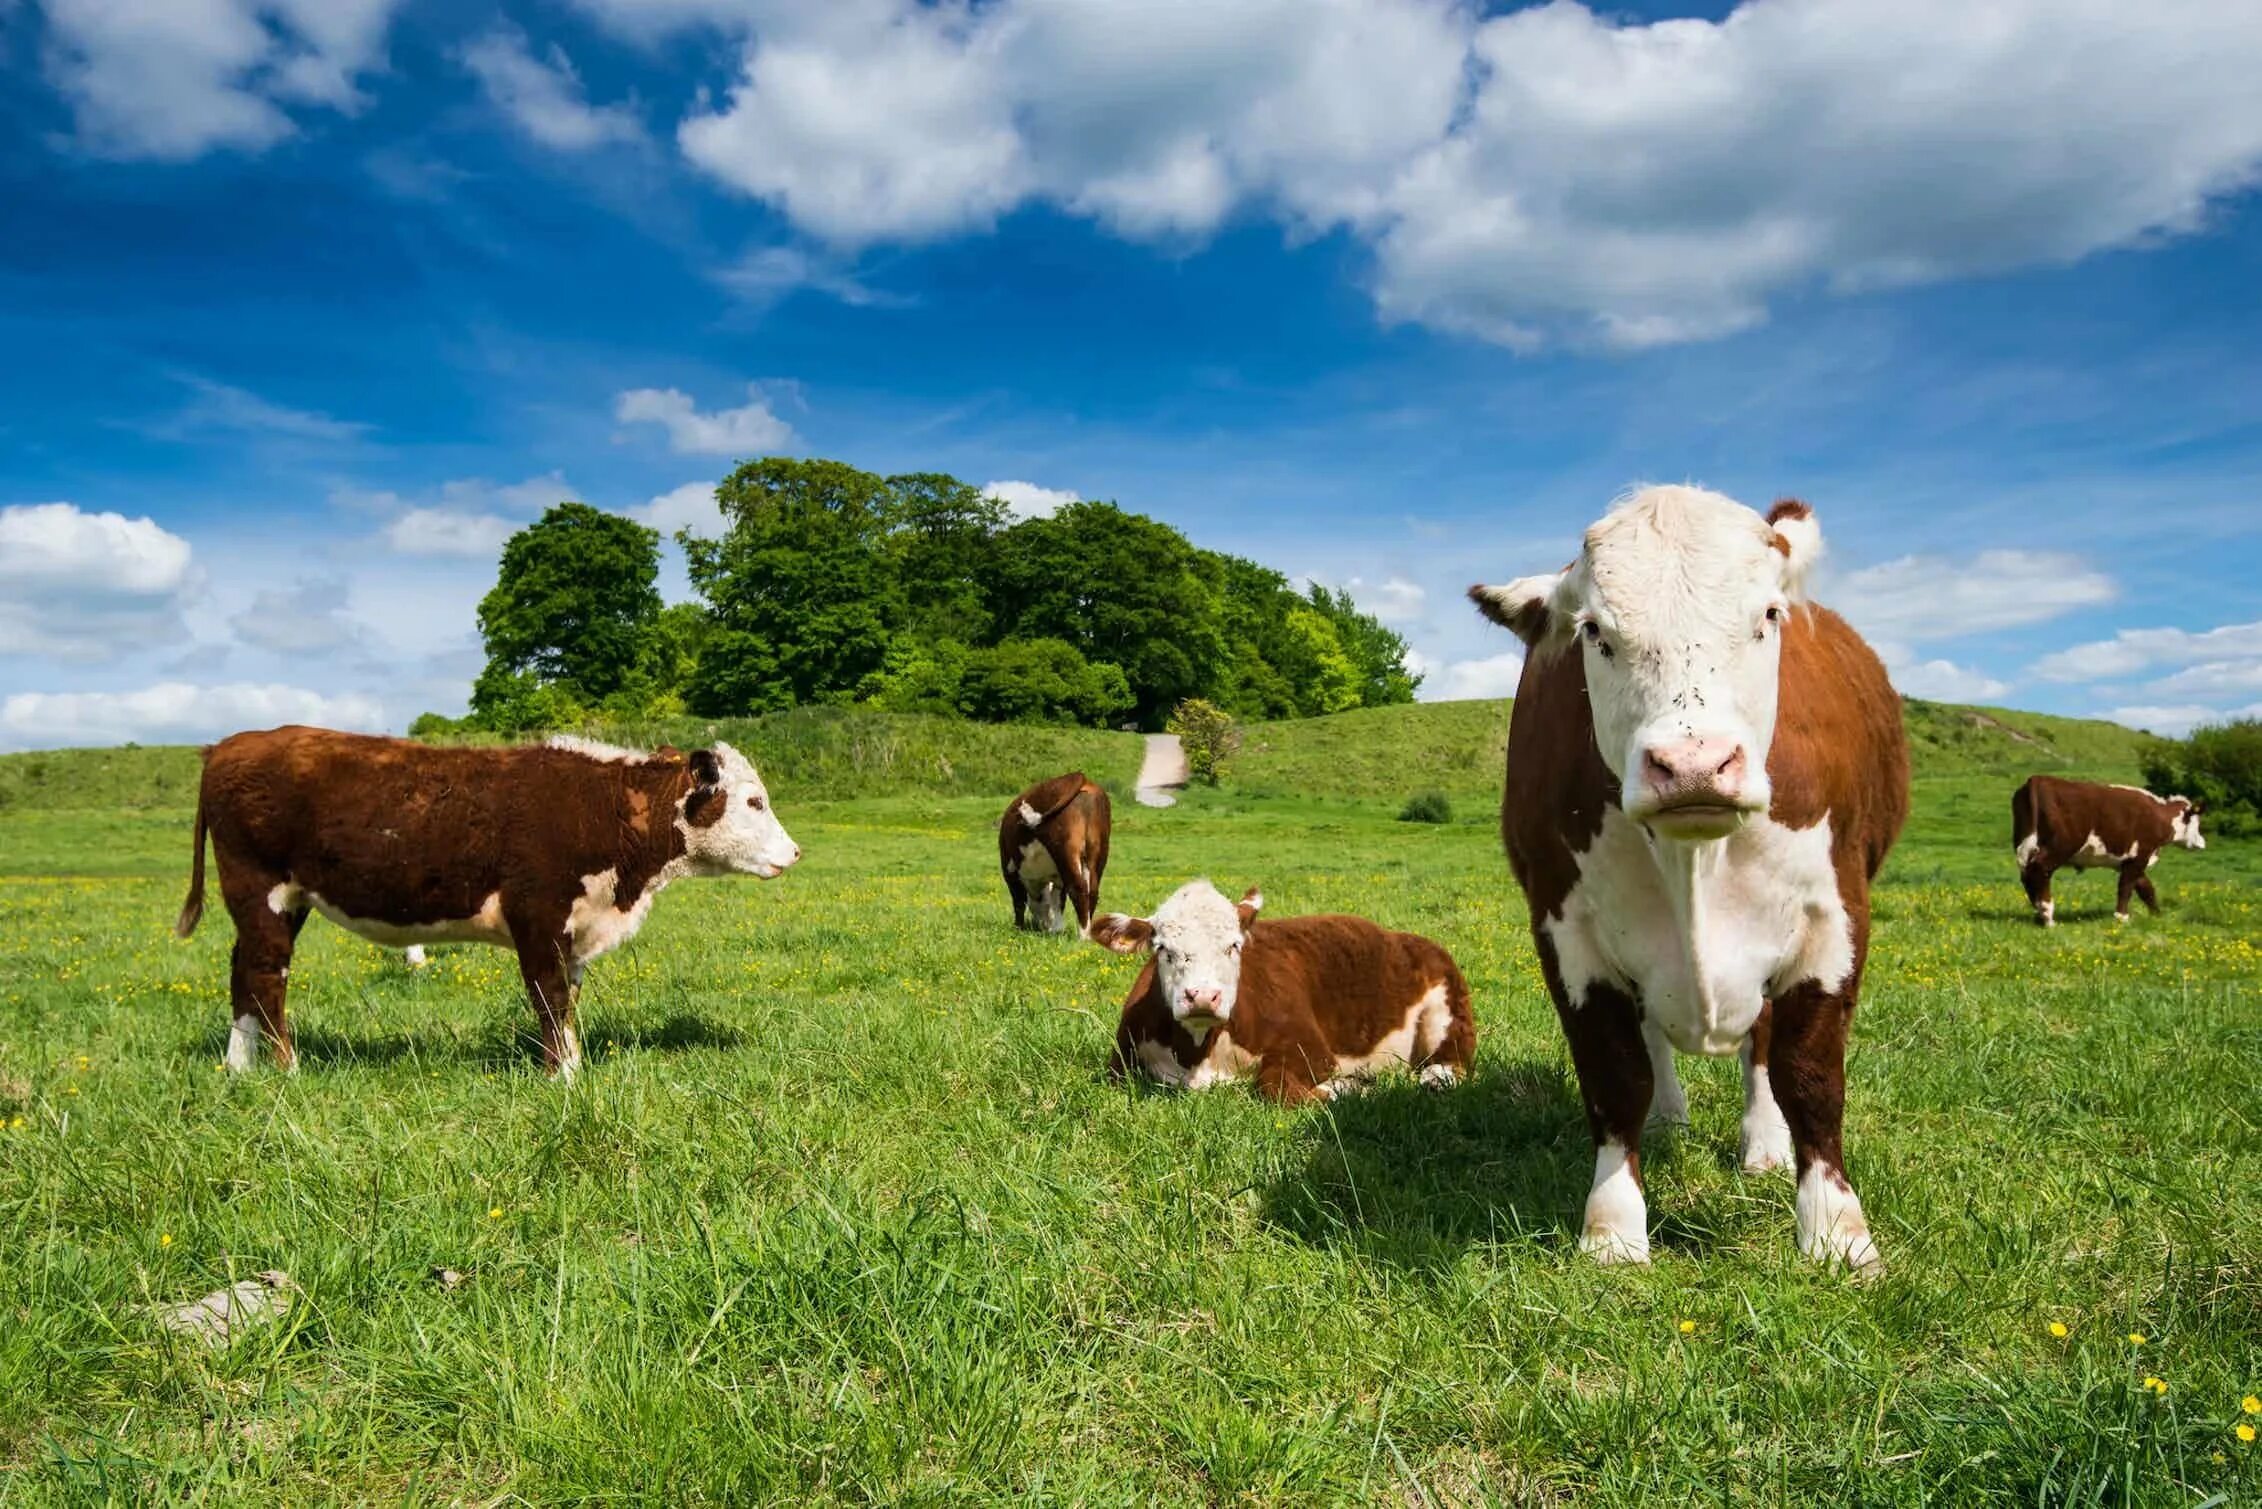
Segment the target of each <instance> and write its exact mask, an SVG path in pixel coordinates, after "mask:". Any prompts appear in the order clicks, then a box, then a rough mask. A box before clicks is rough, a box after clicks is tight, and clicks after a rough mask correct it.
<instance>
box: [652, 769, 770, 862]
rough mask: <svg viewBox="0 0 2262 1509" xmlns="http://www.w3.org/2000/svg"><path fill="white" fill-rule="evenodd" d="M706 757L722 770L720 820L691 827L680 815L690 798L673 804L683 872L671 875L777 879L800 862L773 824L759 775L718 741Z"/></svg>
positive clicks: (686, 797) (687, 796)
mask: <svg viewBox="0 0 2262 1509" xmlns="http://www.w3.org/2000/svg"><path fill="white" fill-rule="evenodd" d="M710 752H711V753H712V754H713V755H714V757H715V759H716V762H717V763H718V764H720V765H721V767H722V780H721V782H720V784H721V787H722V790H723V793H724V803H723V815H722V816H721V817H720V818H718V819H717V820H716V821H715V822H713V823H711V824H709V825H707V826H706V827H696V826H694V825H693V824H692V822H691V820H690V818H688V817H687V816H685V814H684V808H685V807H686V806H687V805H688V804H689V803H690V800H691V793H690V792H686V793H685V795H684V798H683V800H682V801H681V802H678V803H677V804H676V817H675V826H676V831H677V832H678V833H680V834H681V835H683V868H682V869H681V870H677V871H676V873H677V874H693V875H732V874H737V875H758V876H760V877H761V878H762V879H764V880H768V879H770V878H771V877H773V876H775V875H778V874H781V873H783V871H784V870H785V869H786V867H787V866H789V865H791V864H793V863H794V862H795V861H797V860H799V859H800V858H801V849H800V846H799V845H797V844H795V843H794V841H793V839H792V837H791V836H790V835H788V834H787V833H786V831H785V825H784V824H783V823H781V822H779V821H778V815H777V813H776V811H775V810H773V809H772V808H771V806H770V792H769V788H768V787H766V786H764V785H763V784H762V777H761V775H760V773H759V772H757V771H756V770H755V769H754V764H753V762H752V761H751V760H749V759H747V758H746V756H744V755H742V754H740V753H739V752H738V751H737V750H735V749H733V748H731V747H730V746H729V745H728V744H725V743H722V742H721V741H719V740H718V741H717V742H716V744H715V747H714V749H713V750H712V751H710ZM655 883H657V882H655Z"/></svg>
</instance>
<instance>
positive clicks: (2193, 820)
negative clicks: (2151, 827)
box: [2169, 796, 2207, 849]
mask: <svg viewBox="0 0 2262 1509" xmlns="http://www.w3.org/2000/svg"><path fill="white" fill-rule="evenodd" d="M2169 800H2171V801H2173V802H2176V803H2179V804H2180V805H2179V806H2177V808H2176V814H2175V817H2174V819H2173V824H2174V826H2173V831H2172V832H2171V834H2170V837H2172V838H2173V839H2174V840H2175V841H2176V842H2177V843H2179V844H2182V845H2183V846H2184V847H2185V848H2187V849H2204V848H2206V847H2207V840H2206V839H2204V838H2201V837H2200V836H2199V809H2198V808H2197V807H2195V806H2193V805H2191V804H2190V803H2189V802H2186V801H2184V799H2183V798H2182V797H2180V796H2179V797H2171V798H2170V799H2169Z"/></svg>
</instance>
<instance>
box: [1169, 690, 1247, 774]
mask: <svg viewBox="0 0 2262 1509" xmlns="http://www.w3.org/2000/svg"><path fill="white" fill-rule="evenodd" d="M1166 729H1167V731H1168V732H1170V733H1174V734H1176V735H1178V745H1179V748H1180V749H1182V750H1183V751H1185V754H1186V773H1187V775H1189V776H1190V777H1192V778H1193V779H1195V780H1197V781H1201V782H1203V783H1205V784H1207V785H1211V786H1215V785H1216V784H1217V783H1218V780H1219V778H1220V777H1222V776H1223V775H1224V774H1225V769H1226V766H1227V765H1228V764H1229V763H1230V762H1231V761H1232V759H1233V755H1234V752H1235V751H1237V750H1238V749H1240V747H1241V725H1240V724H1238V723H1236V722H1234V721H1233V715H1232V714H1231V713H1229V712H1227V711H1226V710H1225V709H1224V708H1222V707H1219V706H1218V705H1217V704H1215V703H1214V702H1205V701H1203V700H1202V699H1201V698H1199V697H1188V698H1187V699H1186V700H1185V701H1183V702H1181V703H1179V704H1178V706H1177V707H1176V708H1175V709H1174V710H1173V711H1172V712H1171V715H1170V722H1169V723H1168V724H1167V725H1166Z"/></svg>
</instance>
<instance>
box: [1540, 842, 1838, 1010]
mask: <svg viewBox="0 0 2262 1509" xmlns="http://www.w3.org/2000/svg"><path fill="white" fill-rule="evenodd" d="M1578 866H1579V878H1578V882H1577V884H1575V885H1574V886H1573V887H1572V888H1571V892H1570V894H1569V895H1568V896H1566V897H1565V898H1564V902H1563V910H1562V915H1561V916H1560V917H1557V918H1553V919H1550V920H1549V921H1548V922H1547V923H1546V924H1545V925H1546V927H1547V930H1548V937H1549V941H1550V942H1551V943H1553V945H1554V948H1555V956H1556V962H1557V966H1558V968H1559V969H1560V970H1561V971H1562V975H1563V985H1564V990H1565V993H1566V996H1567V998H1568V999H1569V1000H1570V1001H1572V1002H1574V1003H1576V1002H1578V1001H1580V1000H1581V999H1582V998H1583V997H1584V996H1585V994H1586V991H1587V988H1588V986H1589V985H1590V984H1592V983H1594V982H1596V981H1601V982H1603V983H1606V984H1610V985H1615V986H1617V987H1618V988H1620V989H1622V990H1626V991H1628V992H1629V993H1630V994H1632V995H1634V996H1635V997H1636V999H1638V1000H1639V1001H1640V1002H1641V1005H1642V1008H1643V1011H1644V1014H1645V1016H1646V1017H1647V1019H1648V1021H1649V1022H1651V1023H1652V1024H1654V1025H1655V1027H1656V1028H1657V1029H1658V1030H1659V1031H1661V1032H1662V1033H1663V1034H1664V1035H1665V1037H1666V1038H1667V1039H1668V1040H1669V1041H1671V1043H1672V1044H1673V1046H1674V1047H1675V1048H1677V1049H1679V1050H1680V1051H1681V1052H1683V1053H1708V1054H1726V1053H1733V1052H1735V1051H1736V1050H1737V1049H1738V1048H1739V1047H1740V1046H1741V1045H1742V1043H1743V1040H1744V1038H1745V1036H1746V1035H1747V1034H1748V1033H1750V1031H1751V1029H1752V1024H1753V1023H1754V1022H1755V1021H1756V1020H1757V1019H1758V1017H1759V1012H1760V1008H1761V1007H1762V1006H1763V1005H1764V1004H1765V1003H1766V1000H1767V998H1768V997H1769V996H1770V995H1772V994H1775V993H1777V992H1779V991H1781V990H1783V989H1784V988H1786V987H1788V986H1790V985H1793V984H1795V983H1797V982H1799V981H1801V980H1807V979H1815V980H1819V981H1821V982H1822V983H1823V985H1824V986H1825V987H1828V988H1832V989H1835V988H1836V987H1837V986H1838V985H1839V984H1841V983H1842V982H1843V981H1844V979H1845V977H1846V975H1847V974H1848V973H1849V972H1850V971H1851V970H1852V968H1853V933H1852V929H1851V927H1850V926H1849V924H1848V919H1847V916H1846V908H1845V903H1844V902H1843V901H1842V900H1841V899H1840V897H1839V894H1838V881H1837V875H1836V872H1835V871H1834V870H1833V869H1832V867H1831V863H1830V821H1829V819H1828V818H1827V817H1825V818H1824V819H1823V820H1822V821H1820V822H1818V823H1816V824H1815V825H1814V826H1813V827H1811V828H1789V827H1785V826H1783V825H1782V824H1779V823H1777V822H1775V821H1774V820H1772V819H1771V818H1767V817H1758V818H1754V819H1753V820H1752V821H1751V822H1750V823H1748V824H1747V825H1745V826H1744V827H1743V828H1741V829H1739V830H1737V831H1736V832H1735V833H1732V834H1730V835H1729V836H1728V837H1726V838H1724V839H1719V840H1716V841H1713V842H1709V843H1693V844H1689V843H1677V842H1674V841H1672V840H1670V839H1659V838H1654V837H1652V836H1651V835H1650V833H1649V831H1648V830H1647V829H1645V828H1643V827H1641V826H1640V825H1638V824H1635V823H1632V822H1629V821H1627V819H1626V817H1625V815H1624V814H1623V813H1621V812H1620V811H1619V810H1618V809H1616V808H1614V807H1613V808H1610V809H1608V810H1607V811H1606V812H1605V814H1604V817H1603V822H1602V830H1601V832H1600V833H1598V834H1597V835H1596V837H1595V841H1594V843H1593V844H1592V845H1591V846H1590V847H1589V848H1588V849H1587V850H1586V851H1585V852H1584V853H1582V854H1580V855H1579V856H1578Z"/></svg>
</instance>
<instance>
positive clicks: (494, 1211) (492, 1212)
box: [487, 1205, 503, 1221]
mask: <svg viewBox="0 0 2262 1509" xmlns="http://www.w3.org/2000/svg"><path fill="white" fill-rule="evenodd" d="M502 1218H503V1208H502V1207H501V1206H500V1205H491V1206H489V1207H488V1208H487V1219H488V1220H490V1221H500V1220H501V1219H502Z"/></svg>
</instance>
